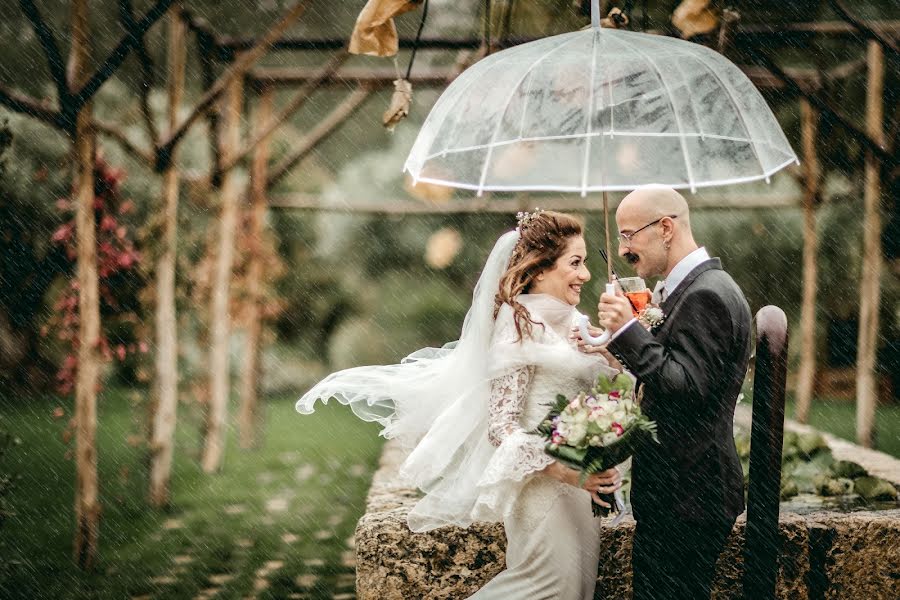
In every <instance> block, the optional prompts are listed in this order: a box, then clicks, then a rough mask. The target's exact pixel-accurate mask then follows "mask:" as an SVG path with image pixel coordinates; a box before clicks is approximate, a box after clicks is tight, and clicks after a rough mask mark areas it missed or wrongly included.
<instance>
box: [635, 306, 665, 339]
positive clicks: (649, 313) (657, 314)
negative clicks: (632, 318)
mask: <svg viewBox="0 0 900 600" xmlns="http://www.w3.org/2000/svg"><path fill="white" fill-rule="evenodd" d="M665 320H666V315H665V314H664V313H663V310H662V309H661V308H660V307H658V306H647V307H646V308H645V309H644V310H642V311H641V312H640V314H638V323H640V324H641V325H643V326H644V327H646V328H647V329H649V330H650V332H651V333H656V330H657V329H659V327H660V326H661V325H662V324H663V322H664V321H665Z"/></svg>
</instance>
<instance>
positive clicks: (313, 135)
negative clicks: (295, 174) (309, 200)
mask: <svg viewBox="0 0 900 600" xmlns="http://www.w3.org/2000/svg"><path fill="white" fill-rule="evenodd" d="M371 93H372V89H371V88H369V87H368V86H366V85H362V86H360V87H358V88H357V89H355V90H353V91H352V92H350V94H349V95H348V96H347V97H346V98H345V99H344V101H343V102H341V103H340V104H338V105H337V107H335V109H334V110H333V111H331V113H329V115H328V116H327V117H325V118H324V119H322V121H321V122H320V123H319V124H318V125H316V126H315V127H313V129H312V131H310V132H309V133H307V134H306V135H305V136H303V138H301V139H300V142H299V143H298V144H297V147H296V148H295V149H294V152H293V153H292V154H290V155H288V156H286V157H285V158H284V159H282V160H281V162H279V163H278V165H277V166H276V167H275V168H274V169H273V170H272V175H271V177H269V181H268V184H267V186H268V187H269V188H272V187H273V186H274V185H275V184H276V183H277V182H278V181H280V180H281V178H283V177H284V176H285V175H287V173H288V171H290V170H291V169H292V168H294V166H296V165H297V163H299V162H300V161H301V160H303V159H304V158H305V157H306V155H307V154H309V153H310V152H312V150H313V148H315V147H316V146H317V145H318V144H319V143H321V142H322V141H323V140H325V139H326V138H328V136H330V135H331V134H332V133H334V132H335V131H336V130H337V129H338V127H339V126H340V125H341V124H342V123H343V122H344V121H346V120H347V119H349V118H350V117H351V116H352V115H353V113H355V112H356V111H357V110H358V109H359V107H360V106H362V104H363V102H365V101H366V99H367V98H368V97H369V95H370V94H371Z"/></svg>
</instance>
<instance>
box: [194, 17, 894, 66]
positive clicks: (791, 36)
mask: <svg viewBox="0 0 900 600" xmlns="http://www.w3.org/2000/svg"><path fill="white" fill-rule="evenodd" d="M191 27H192V28H195V29H200V28H202V27H203V24H202V23H200V22H195V21H193V20H192V22H191ZM866 27H867V28H868V29H870V30H871V31H873V32H875V33H877V34H878V35H880V36H883V37H888V36H894V37H895V36H897V35H900V20H883V21H870V22H868V23H866ZM858 33H859V31H858V29H857V27H855V26H854V25H853V24H851V23H847V22H844V21H824V22H809V23H790V24H784V25H781V24H779V25H778V26H774V25H765V24H753V25H742V26H740V27H738V28H737V29H736V31H734V32H733V33H732V34H731V38H730V39H731V43H733V44H736V45H743V44H746V43H756V42H760V43H762V42H765V41H771V40H773V39H778V40H783V41H798V40H800V39H805V38H808V37H812V36H825V37H830V38H852V37H857V36H858ZM537 39H542V38H536V37H515V36H513V37H507V38H505V39H503V40H502V41H499V40H498V41H497V42H495V47H496V49H500V48H507V47H510V46H518V45H520V44H525V43H528V42H533V41H535V40H537ZM253 42H254V38H245V37H232V36H220V37H219V38H218V47H219V58H220V59H221V60H229V59H230V57H231V56H232V55H233V53H234V52H239V51H241V50H245V49H247V48H250V47H252V46H253ZM482 42H483V40H482V39H481V37H480V36H479V37H471V38H423V39H421V40H419V44H418V48H419V50H471V49H475V48H478V47H480V46H481V44H482ZM346 44H347V40H346V39H345V38H319V39H309V38H299V37H286V38H283V39H280V40H278V41H277V42H275V43H274V44H273V45H272V50H276V51H283V50H286V51H315V50H331V51H334V50H339V49H341V48H343V47H344V46H346ZM414 45H415V40H412V39H400V40H399V46H400V48H401V49H409V48H412V47H413V46H414Z"/></svg>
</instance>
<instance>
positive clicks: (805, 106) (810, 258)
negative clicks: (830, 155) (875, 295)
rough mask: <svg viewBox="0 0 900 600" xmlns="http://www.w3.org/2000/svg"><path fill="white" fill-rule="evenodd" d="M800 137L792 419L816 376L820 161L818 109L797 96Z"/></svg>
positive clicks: (804, 412)
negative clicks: (799, 285)
mask: <svg viewBox="0 0 900 600" xmlns="http://www.w3.org/2000/svg"><path fill="white" fill-rule="evenodd" d="M800 112H801V115H802V138H803V182H804V191H803V300H802V302H803V303H802V305H801V308H800V370H799V373H798V376H797V406H796V411H795V418H796V419H797V420H798V421H800V422H801V423H807V422H809V408H810V405H811V404H812V397H813V387H814V383H815V378H816V281H817V279H818V268H817V265H816V254H817V252H818V246H819V241H818V238H817V236H816V198H817V196H818V193H819V160H818V155H817V154H816V134H817V131H816V130H817V128H818V120H819V111H817V110H816V109H815V108H813V107H812V106H811V105H810V104H809V101H808V100H806V98H801V99H800Z"/></svg>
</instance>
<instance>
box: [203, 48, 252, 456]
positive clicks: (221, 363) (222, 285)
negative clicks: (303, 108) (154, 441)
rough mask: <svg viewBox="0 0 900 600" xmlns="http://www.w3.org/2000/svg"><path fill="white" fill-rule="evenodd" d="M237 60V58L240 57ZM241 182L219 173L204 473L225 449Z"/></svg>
mask: <svg viewBox="0 0 900 600" xmlns="http://www.w3.org/2000/svg"><path fill="white" fill-rule="evenodd" d="M239 60H240V59H239ZM243 87H244V78H243V77H232V78H231V79H230V80H229V82H228V85H227V87H226V96H225V103H226V106H225V120H224V127H223V135H222V159H223V162H228V161H230V160H231V159H232V157H233V156H234V155H235V154H236V153H237V152H238V150H239V149H240V144H241V106H242V105H243ZM240 192H241V190H240V182H239V181H238V179H237V178H236V177H235V176H234V173H233V172H228V173H224V174H223V176H222V192H221V194H220V198H221V212H220V217H219V240H218V249H217V251H216V264H215V272H214V274H213V285H212V293H211V296H212V297H211V305H210V314H209V316H210V319H211V326H210V329H211V331H212V339H211V340H210V350H209V392H210V397H209V407H208V415H207V429H206V440H205V445H204V448H203V458H202V465H203V470H204V471H206V472H207V473H212V472H215V471H218V470H219V469H220V468H221V466H222V455H223V452H224V450H225V426H226V419H227V414H228V399H229V388H230V385H229V383H230V381H229V379H230V364H229V356H228V350H229V348H228V341H229V334H230V330H231V319H230V316H229V310H230V306H229V304H230V302H229V300H230V288H231V271H232V266H233V264H234V238H235V230H236V229H237V217H238V203H239V199H240Z"/></svg>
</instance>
